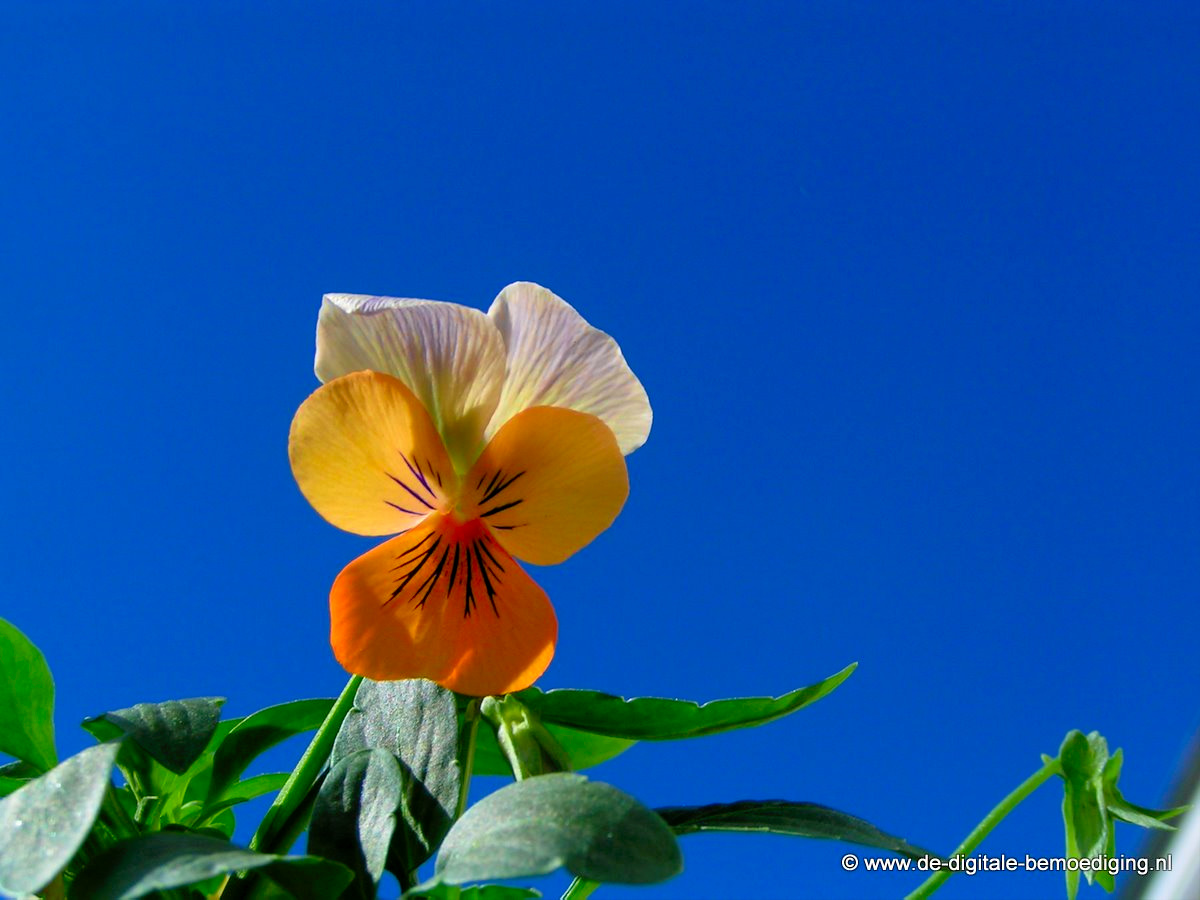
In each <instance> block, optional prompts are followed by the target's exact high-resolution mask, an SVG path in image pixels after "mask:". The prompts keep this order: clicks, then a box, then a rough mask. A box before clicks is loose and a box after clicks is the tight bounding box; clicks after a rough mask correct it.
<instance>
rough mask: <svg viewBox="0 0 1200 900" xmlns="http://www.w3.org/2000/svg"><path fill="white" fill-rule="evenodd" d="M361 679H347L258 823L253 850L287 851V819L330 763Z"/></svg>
mask: <svg viewBox="0 0 1200 900" xmlns="http://www.w3.org/2000/svg"><path fill="white" fill-rule="evenodd" d="M361 682H362V676H361V675H355V676H353V677H352V678H351V679H350V680H349V681H348V682H346V687H345V688H343V689H342V694H341V696H340V697H338V698H337V701H336V702H335V703H334V704H333V707H332V708H331V709H330V710H329V715H327V716H326V717H325V721H324V722H322V723H321V727H320V728H318V729H317V733H316V734H315V735H313V739H312V741H311V742H310V743H309V745H308V749H307V750H305V751H304V755H303V756H302V757H300V762H299V763H297V765H296V768H295V769H293V770H292V774H291V775H290V776H288V780H287V782H285V783H284V785H283V788H282V789H281V790H280V791H279V794H278V795H277V796H276V797H275V802H274V803H272V804H271V808H270V809H268V810H267V814H266V815H265V816H263V819H262V822H260V823H259V826H258V830H257V831H256V832H255V833H254V837H253V838H251V840H250V849H251V850H257V851H259V852H260V853H283V852H286V851H287V849H288V848H287V847H284V846H281V844H282V843H283V841H282V840H281V838H284V837H285V836H286V832H288V831H290V829H288V828H287V824H288V820H289V819H291V818H292V815H293V814H294V813H295V812H296V810H297V809H298V808H299V807H300V805H301V804H302V803H303V802H304V799H305V797H307V796H308V794H309V792H310V791H311V790H312V787H313V785H314V784H316V783H317V778H318V777H319V776H320V774H321V770H322V769H323V768H325V763H326V762H328V760H329V754H330V752H331V751H332V750H333V741H334V738H336V737H337V733H338V729H339V728H341V727H342V720H343V719H345V718H346V714H347V713H348V712H350V708H351V707H352V706H353V705H354V695H355V693H357V691H358V685H359V684H360V683H361ZM291 837H292V838H293V839H295V834H292V835H291Z"/></svg>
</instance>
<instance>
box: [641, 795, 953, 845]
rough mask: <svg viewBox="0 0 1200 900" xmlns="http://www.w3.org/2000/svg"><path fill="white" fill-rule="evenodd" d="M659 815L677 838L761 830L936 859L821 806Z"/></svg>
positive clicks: (759, 803) (745, 805)
mask: <svg viewBox="0 0 1200 900" xmlns="http://www.w3.org/2000/svg"><path fill="white" fill-rule="evenodd" d="M655 812H656V813H658V814H659V815H660V816H662V818H663V820H664V821H665V822H666V823H667V824H668V825H670V826H671V830H672V831H674V832H675V833H676V834H677V835H685V834H694V833H695V832H698V831H759V832H769V833H772V834H790V835H794V836H795V837H806V838H824V839H828V840H833V841H846V842H847V843H851V844H861V845H862V846H864V847H875V848H878V849H880V850H890V851H891V852H893V853H898V854H900V855H901V856H907V857H909V858H910V859H921V858H923V857H926V856H935V854H933V853H930V852H929V851H928V850H924V849H922V848H920V847H918V846H916V845H915V844H910V843H909V842H908V841H906V840H904V839H902V838H898V837H893V836H892V835H890V834H888V833H887V832H884V831H880V830H879V829H878V828H876V827H875V826H874V825H872V824H871V823H870V822H868V821H866V820H865V819H860V818H858V816H852V815H850V814H849V813H844V812H838V811H837V810H836V809H830V808H829V807H828V806H820V805H818V804H816V803H795V802H792V801H790V800H742V801H739V802H737V803H712V804H709V805H707V806H669V807H664V808H662V809H656V810H655Z"/></svg>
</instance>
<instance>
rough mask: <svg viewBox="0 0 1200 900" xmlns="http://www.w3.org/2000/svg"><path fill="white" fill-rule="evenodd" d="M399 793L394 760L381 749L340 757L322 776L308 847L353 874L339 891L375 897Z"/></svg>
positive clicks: (399, 779) (397, 767)
mask: <svg viewBox="0 0 1200 900" xmlns="http://www.w3.org/2000/svg"><path fill="white" fill-rule="evenodd" d="M403 792H404V784H403V776H402V775H401V774H400V764H399V762H397V760H396V757H394V756H393V755H392V754H391V753H390V752H389V751H387V750H384V749H381V748H376V749H374V750H359V751H357V752H355V753H351V754H350V755H349V756H344V757H342V758H341V759H340V760H338V762H337V763H335V764H334V766H333V769H332V770H331V771H330V772H329V775H328V776H327V777H326V778H325V781H324V783H323V784H322V785H321V790H320V793H318V794H317V802H316V805H314V806H313V812H312V822H311V824H310V825H309V829H308V852H309V853H311V854H313V855H315V856H322V857H325V858H326V859H332V860H336V861H337V862H340V863H342V864H343V865H345V866H346V867H347V868H349V869H350V870H351V871H352V872H353V873H354V883H353V885H352V886H351V888H350V889H349V890H348V891H347V893H346V894H345V895H343V896H353V897H361V898H363V900H372V898H374V897H375V892H376V886H377V885H378V884H379V879H380V878H382V877H383V872H384V867H385V865H386V863H387V857H388V849H389V848H390V846H391V843H392V835H393V834H394V832H395V830H396V815H397V812H398V810H399V808H400V804H401V798H402V794H403Z"/></svg>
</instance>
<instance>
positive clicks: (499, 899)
mask: <svg viewBox="0 0 1200 900" xmlns="http://www.w3.org/2000/svg"><path fill="white" fill-rule="evenodd" d="M540 896H542V892H541V891H535V890H534V889H533V888H522V887H510V886H509V885H506V884H476V885H472V886H471V887H464V888H460V887H458V886H456V885H449V884H435V885H433V886H432V887H424V886H422V887H417V888H413V889H412V890H411V891H406V892H405V893H404V900H529V898H534V897H540Z"/></svg>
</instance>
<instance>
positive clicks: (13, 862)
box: [0, 744, 119, 896]
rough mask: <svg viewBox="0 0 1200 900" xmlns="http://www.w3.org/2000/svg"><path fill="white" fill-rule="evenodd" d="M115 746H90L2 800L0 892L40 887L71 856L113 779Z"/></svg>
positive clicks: (19, 892) (16, 893)
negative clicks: (3, 840) (2, 841)
mask: <svg viewBox="0 0 1200 900" xmlns="http://www.w3.org/2000/svg"><path fill="white" fill-rule="evenodd" d="M118 749H119V746H118V745H117V744H99V745H98V746H95V747H89V748H88V749H86V750H84V751H83V752H81V753H77V754H76V755H74V756H72V757H71V758H70V759H67V760H65V761H64V762H62V763H60V764H59V765H57V766H55V767H54V768H53V769H51V770H50V771H49V772H47V773H45V774H44V775H41V776H39V777H38V778H35V779H34V780H33V781H31V782H29V783H28V784H26V785H25V786H23V787H21V788H20V789H19V790H17V791H14V792H13V793H12V794H10V795H9V796H7V797H5V798H4V799H3V800H0V835H4V836H5V842H4V852H3V854H0V894H7V895H11V896H24V895H26V894H32V893H35V892H36V891H40V890H41V889H42V888H43V887H45V886H46V885H47V884H48V883H49V882H50V881H52V880H53V879H54V877H55V876H56V875H57V874H58V873H59V872H60V871H61V870H62V869H63V867H65V866H66V864H67V863H68V862H70V861H71V857H73V856H74V855H75V852H76V851H77V850H78V849H79V846H80V845H81V844H82V843H83V840H84V838H86V837H87V835H88V832H89V831H91V829H92V825H93V823H94V822H95V821H96V815H97V814H98V813H99V811H100V804H101V801H102V800H103V799H104V791H105V790H106V789H107V788H108V786H109V785H110V784H111V783H112V781H111V778H112V768H113V763H114V762H115V761H116V758H117V750H118Z"/></svg>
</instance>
